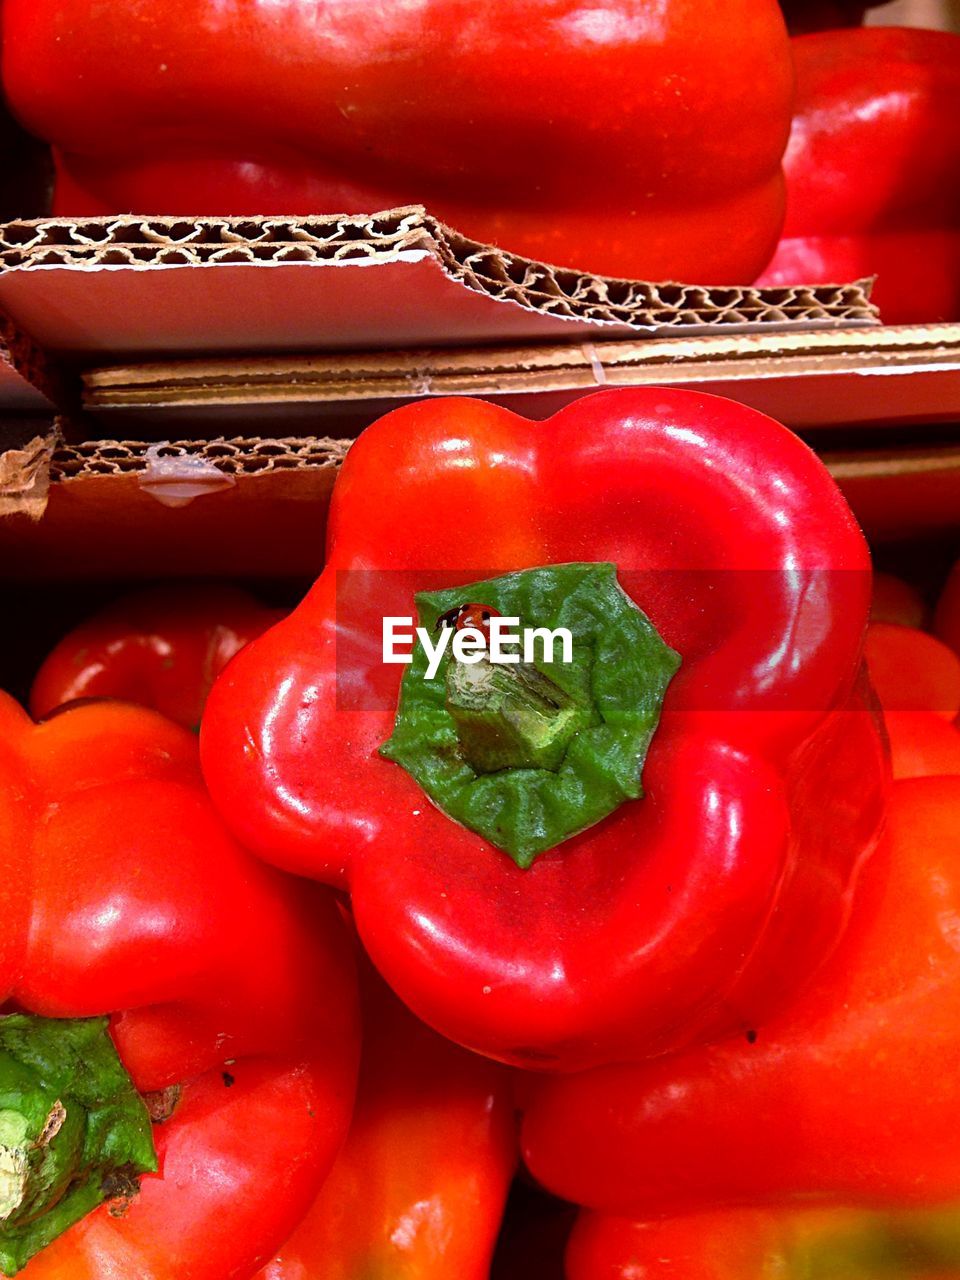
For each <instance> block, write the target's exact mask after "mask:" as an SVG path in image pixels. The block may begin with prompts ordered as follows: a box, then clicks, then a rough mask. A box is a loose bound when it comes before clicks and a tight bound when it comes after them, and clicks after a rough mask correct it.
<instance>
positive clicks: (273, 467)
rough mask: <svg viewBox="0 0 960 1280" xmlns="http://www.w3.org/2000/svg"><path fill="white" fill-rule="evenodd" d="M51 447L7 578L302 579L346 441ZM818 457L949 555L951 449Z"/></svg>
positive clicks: (871, 511)
mask: <svg viewBox="0 0 960 1280" xmlns="http://www.w3.org/2000/svg"><path fill="white" fill-rule="evenodd" d="M48 443H49V444H50V446H51V448H50V450H49V453H48V456H49V455H52V457H51V460H50V467H49V482H50V483H49V493H48V496H47V501H46V512H45V514H44V515H43V518H42V519H32V518H30V517H31V514H32V515H34V516H35V515H37V514H38V513H37V511H36V508H35V507H34V508H32V509H28V508H26V507H23V506H21V507H19V508H18V507H17V506H16V505H15V504H14V505H11V493H10V491H9V489H8V490H7V491H6V492H5V491H4V488H3V485H2V483H0V512H4V513H5V514H4V516H3V518H0V563H2V564H3V566H4V573H5V576H7V577H10V578H18V579H22V580H23V579H29V578H38V577H39V578H45V579H52V578H57V577H65V576H69V577H70V578H72V579H83V578H88V579H91V580H93V579H100V580H105V579H111V578H153V577H183V576H188V577H189V576H193V577H196V576H208V575H210V576H218V577H227V578H236V577H255V576H264V577H268V576H271V577H272V576H277V575H282V576H284V577H305V578H309V577H310V576H311V575H313V574H315V573H316V572H317V571H318V570H319V568H320V566H321V565H322V562H323V543H324V530H325V523H326V512H327V507H328V504H329V500H330V493H331V491H332V488H333V481H334V478H335V476H336V472H337V468H338V467H339V465H340V463H341V462H342V460H343V458H344V456H345V454H346V451H347V449H348V448H349V444H350V442H349V441H346V440H333V439H319V438H313V439H297V440H263V439H237V440H218V441H211V442H209V443H207V444H201V443H197V442H189V443H184V444H168V445H160V446H158V445H155V444H154V445H151V444H149V443H147V442H123V443H116V444H113V443H110V444H95V443H88V444H84V445H80V446H64V445H62V444H61V445H60V446H59V447H57V448H56V449H55V451H54V448H53V446H56V444H57V441H56V440H55V438H54V437H53V436H50V437H49V441H48ZM825 461H826V463H827V465H828V467H829V468H830V470H831V471H832V472H833V474H834V476H835V477H836V479H837V481H838V483H839V484H840V487H841V488H842V490H843V491H844V493H845V494H846V497H847V499H848V500H849V502H850V503H851V505H852V507H853V509H854V511H855V513H856V514H857V516H858V518H859V519H860V521H861V523H862V524H863V526H864V528H865V530H866V532H867V533H868V535H870V536H871V537H872V538H874V539H875V540H877V541H883V540H885V539H892V538H896V537H904V536H911V535H919V534H925V533H947V532H949V535H950V536H952V537H955V538H956V539H957V543H958V551H960V445H958V446H956V447H943V448H932V449H927V450H916V451H907V452H904V451H876V452H872V453H856V454H827V455H825ZM2 475H3V473H2V470H0V479H2ZM9 478H10V477H9V476H8V481H9ZM20 487H21V488H22V485H21V486H20ZM17 510H19V511H20V512H21V514H10V513H11V512H13V511H17Z"/></svg>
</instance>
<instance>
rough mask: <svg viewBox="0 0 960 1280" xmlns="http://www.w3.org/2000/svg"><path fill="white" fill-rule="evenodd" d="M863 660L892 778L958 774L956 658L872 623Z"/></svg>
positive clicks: (933, 641)
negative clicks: (884, 728) (877, 705)
mask: <svg viewBox="0 0 960 1280" xmlns="http://www.w3.org/2000/svg"><path fill="white" fill-rule="evenodd" d="M866 658H867V666H868V668H869V671H870V678H871V681H872V683H873V687H874V689H875V691H876V693H877V696H878V697H879V699H880V703H881V705H882V707H883V713H884V720H885V722H886V726H887V734H888V736H889V739H890V755H891V763H892V766H893V776H894V777H895V778H924V777H935V776H938V775H943V774H960V725H958V723H957V714H958V712H960V657H958V656H957V654H955V653H954V651H953V650H952V649H950V648H948V646H947V645H945V644H944V643H943V642H942V641H941V640H938V639H937V638H936V637H935V636H931V635H928V634H927V633H926V632H925V631H920V630H918V629H917V628H915V627H907V626H902V625H899V624H896V623H878V622H874V623H872V624H871V626H870V628H869V630H868V632H867V644H866Z"/></svg>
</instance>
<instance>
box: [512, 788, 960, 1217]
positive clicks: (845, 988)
mask: <svg viewBox="0 0 960 1280" xmlns="http://www.w3.org/2000/svg"><path fill="white" fill-rule="evenodd" d="M958 816H960V777H930V778H914V779H910V780H908V781H901V782H897V783H895V784H894V788H893V792H892V798H891V811H890V823H889V827H888V831H887V834H886V836H885V837H884V840H883V843H882V845H881V849H880V850H879V851H878V855H877V856H876V857H875V858H874V859H872V860H871V862H870V863H869V864H868V865H867V867H866V869H865V871H864V874H863V877H862V881H861V887H860V889H859V890H858V894H857V896H856V898H855V901H854V916H853V919H852V921H851V925H850V928H849V930H848V933H847V937H846V939H845V940H844V942H842V943H841V945H840V947H839V948H838V950H837V952H836V954H835V956H834V957H833V959H832V960H831V961H830V962H829V964H828V965H827V966H826V968H825V969H824V970H823V971H822V972H821V975H820V976H819V977H818V978H817V980H816V982H815V985H814V986H813V987H812V988H811V989H810V990H809V992H808V993H807V995H806V996H805V997H803V998H802V999H801V1001H800V1002H799V1003H798V1004H797V1005H795V1006H794V1007H793V1008H792V1009H790V1010H787V1011H786V1012H784V1013H783V1014H782V1015H781V1016H780V1017H779V1018H774V1019H771V1020H769V1021H768V1022H764V1023H760V1024H759V1025H758V1026H756V1027H754V1028H751V1029H750V1031H751V1034H750V1035H749V1036H744V1035H741V1036H739V1037H736V1038H732V1039H727V1040H724V1041H722V1042H719V1043H717V1044H715V1045H712V1046H710V1047H707V1048H702V1049H698V1050H695V1051H692V1052H690V1053H688V1054H682V1055H679V1056H677V1057H674V1058H665V1059H662V1060H660V1061H659V1062H657V1063H652V1064H648V1065H638V1066H634V1067H619V1068H607V1069H604V1070H602V1071H596V1072H589V1073H585V1074H584V1075H581V1076H578V1077H574V1078H570V1079H565V1080H556V1081H545V1082H539V1083H537V1084H536V1085H535V1086H533V1087H532V1090H531V1094H532V1096H531V1097H530V1098H529V1099H528V1110H527V1114H526V1119H525V1127H524V1133H523V1146H524V1153H525V1158H526V1160H527V1162H528V1164H529V1166H530V1168H531V1170H532V1172H533V1174H534V1175H535V1176H536V1177H537V1178H538V1179H540V1180H541V1181H542V1182H543V1183H544V1184H545V1185H546V1186H547V1187H549V1188H550V1189H551V1190H553V1191H555V1192H557V1193H558V1194H560V1195H563V1196H565V1197H569V1198H570V1199H573V1200H576V1201H578V1202H580V1203H582V1204H587V1205H589V1206H591V1207H596V1208H602V1209H605V1210H607V1211H610V1212H614V1213H619V1214H631V1213H632V1214H642V1215H643V1216H644V1217H652V1216H656V1215H659V1214H660V1213H673V1212H683V1211H693V1210H701V1209H713V1208H716V1207H718V1206H722V1205H724V1204H757V1203H764V1202H773V1203H789V1202H803V1203H809V1202H811V1201H820V1202H828V1203H830V1202H832V1203H840V1204H843V1203H846V1204H864V1205H868V1206H873V1207H880V1206H884V1205H888V1206H893V1207H895V1206H898V1205H909V1204H933V1203H938V1202H944V1201H946V1200H949V1199H951V1198H956V1197H958V1196H960V1149H958V1146H957V1143H956V1141H955V1132H956V1117H957V1115H958V1114H960V1077H958V1075H957V1072H956V1071H955V1070H954V1069H953V1063H954V1062H955V1061H956V1058H957V1053H958V1052H960V1020H958V1018H957V1005H958V999H960V950H958V948H957V941H956V929H955V922H956V920H957V918H958V916H960V822H958ZM718 1153H722V1158H720V1157H719V1156H718Z"/></svg>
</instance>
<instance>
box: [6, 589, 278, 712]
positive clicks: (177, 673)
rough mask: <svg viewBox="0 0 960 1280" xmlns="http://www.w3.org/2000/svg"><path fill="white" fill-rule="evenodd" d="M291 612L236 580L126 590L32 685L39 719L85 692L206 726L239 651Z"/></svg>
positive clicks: (67, 639) (65, 642)
mask: <svg viewBox="0 0 960 1280" xmlns="http://www.w3.org/2000/svg"><path fill="white" fill-rule="evenodd" d="M282 616H283V614H282V611H281V610H279V609H268V608H266V607H265V606H263V605H262V604H260V603H258V601H256V600H254V599H253V597H252V596H250V595H248V594H247V593H246V592H245V591H240V590H238V589H237V588H236V587H228V586H210V585H205V586H176V587H170V586H163V587H149V588H147V589H146V590H143V591H136V592H131V593H130V594H129V595H125V596H121V598H120V599H119V600H115V601H114V602H113V603H112V604H109V605H107V606H106V607H105V608H103V609H101V610H99V611H98V612H97V613H95V614H94V615H93V617H91V618H88V619H87V620H86V621H85V622H82V623H81V624H80V625H79V626H77V627H74V629H73V630H72V631H70V632H69V633H68V634H67V635H66V636H64V638H63V639H62V640H61V641H60V643H59V644H58V645H57V646H56V648H55V649H54V650H53V651H52V653H50V655H49V656H48V657H47V659H46V660H45V661H44V663H43V665H42V666H41V668H40V670H39V671H38V672H37V675H36V678H35V679H34V682H33V688H32V689H31V690H30V711H31V714H32V715H34V716H35V717H36V718H37V719H41V718H42V717H43V716H46V715H49V713H50V712H51V711H53V710H54V708H56V707H60V706H63V704H64V703H66V702H72V701H74V700H75V699H77V698H122V699H123V700H124V701H126V702H136V703H139V704H140V705H142V706H148V707H153V708H154V710H156V711H159V712H160V713H161V714H162V715H165V716H167V717H168V718H169V719H170V720H175V721H176V722H177V724H181V725H183V727H184V728H185V729H194V728H199V725H200V716H201V713H202V711H203V704H204V703H205V702H206V700H207V694H208V693H209V692H210V688H211V686H212V684H213V682H214V680H215V679H216V678H217V676H218V675H219V674H220V672H221V671H222V669H223V668H224V667H225V666H226V665H227V663H228V662H229V661H230V659H231V658H232V657H233V656H234V654H235V653H238V652H239V651H240V650H241V649H242V648H243V646H244V645H245V644H247V643H248V642H249V641H251V640H252V639H253V638H254V637H255V636H258V635H260V634H261V632H263V631H266V629H267V627H269V626H272V625H273V623H274V622H278V621H279V620H280V618H281V617H282Z"/></svg>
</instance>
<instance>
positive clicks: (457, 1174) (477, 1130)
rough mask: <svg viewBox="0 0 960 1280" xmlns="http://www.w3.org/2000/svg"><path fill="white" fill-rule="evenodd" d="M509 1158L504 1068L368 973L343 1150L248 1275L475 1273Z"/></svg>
mask: <svg viewBox="0 0 960 1280" xmlns="http://www.w3.org/2000/svg"><path fill="white" fill-rule="evenodd" d="M516 1164H517V1133H516V1122H515V1118H514V1104H513V1089H512V1083H511V1080H510V1074H509V1073H508V1072H507V1071H506V1070H505V1069H504V1068H503V1067H499V1066H497V1065H496V1064H494V1063H492V1062H488V1061H486V1060H485V1059H483V1058H478V1057H475V1056H474V1055H472V1054H468V1053H466V1052H464V1050H463V1049H459V1048H457V1046H456V1045H452V1044H450V1042H449V1041H447V1040H442V1039H441V1038H440V1037H439V1036H438V1035H436V1034H434V1032H432V1031H430V1030H428V1028H426V1027H425V1026H424V1025H423V1023H421V1022H418V1021H417V1020H416V1018H414V1017H413V1016H412V1015H411V1014H410V1013H409V1012H408V1011H407V1010H406V1009H405V1008H404V1007H403V1005H401V1004H400V1002H399V1001H398V1000H397V999H396V998H395V997H394V996H392V995H391V994H390V993H389V992H388V991H387V990H386V989H385V988H383V987H382V986H381V984H380V983H379V981H376V980H373V979H372V978H368V980H367V983H366V990H365V999H364V1042H363V1060H362V1064H361V1068H360V1084H359V1091H358V1095H357V1105H356V1110H355V1111H354V1116H353V1121H352V1124H351V1126H350V1135H349V1137H348V1138H347V1142H346V1146H345V1147H344V1148H343V1150H342V1151H341V1153H340V1155H339V1157H338V1158H337V1162H336V1164H335V1165H334V1167H333V1172H332V1173H331V1174H330V1177H329V1178H328V1179H327V1181H326V1182H325V1183H324V1186H323V1190H322V1191H321V1192H320V1195H319V1196H318V1197H317V1200H316V1202H315V1203H314V1205H313V1208H312V1209H311V1210H310V1212H309V1213H308V1214H307V1216H306V1218H305V1219H304V1220H303V1222H302V1223H301V1225H300V1226H299V1227H298V1228H297V1230H296V1231H295V1232H294V1233H293V1235H292V1236H291V1237H290V1239H289V1240H288V1241H287V1242H286V1244H285V1245H284V1246H283V1248H282V1249H281V1250H280V1252H279V1253H278V1255H277V1257H276V1258H274V1259H273V1261H272V1262H270V1263H269V1264H268V1265H267V1266H266V1267H264V1269H263V1271H262V1272H260V1273H259V1275H258V1278H257V1280H307V1278H308V1277H313V1276H322V1277H323V1280H356V1277H359V1276H371V1277H373V1276H383V1277H389V1278H390V1280H448V1278H449V1277H454V1276H455V1277H456V1280H486V1277H487V1276H488V1275H489V1274H490V1259H491V1256H492V1254H493V1247H494V1244H495V1242H496V1239H497V1231H498V1229H499V1226H500V1219H501V1217H502V1215H503V1207H504V1202H505V1201H506V1197H507V1190H508V1188H509V1186H510V1181H511V1179H512V1177H513V1173H514V1170H515V1168H516Z"/></svg>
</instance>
